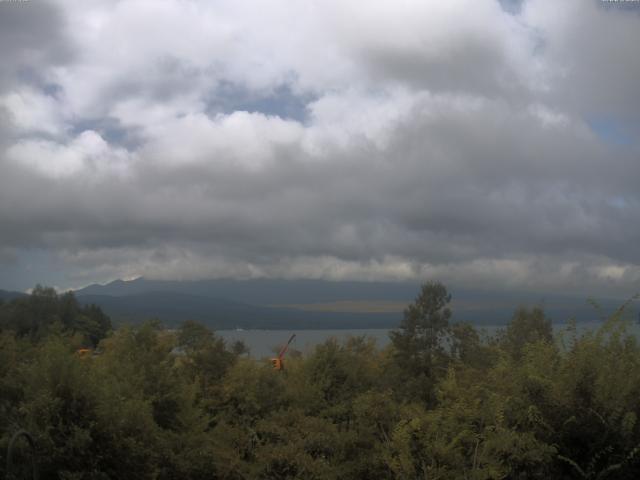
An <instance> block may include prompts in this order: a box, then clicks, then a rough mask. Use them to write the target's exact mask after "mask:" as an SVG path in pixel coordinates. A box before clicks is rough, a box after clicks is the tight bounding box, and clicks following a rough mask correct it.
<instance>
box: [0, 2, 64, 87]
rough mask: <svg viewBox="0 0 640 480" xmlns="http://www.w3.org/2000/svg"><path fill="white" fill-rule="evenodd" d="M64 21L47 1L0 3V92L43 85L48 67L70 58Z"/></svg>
mask: <svg viewBox="0 0 640 480" xmlns="http://www.w3.org/2000/svg"><path fill="white" fill-rule="evenodd" d="M65 28H66V25H65V19H64V16H63V14H62V12H61V11H60V9H59V8H58V7H56V6H55V5H53V4H52V3H50V2H48V1H45V0H43V1H37V2H36V1H33V2H0V56H1V57H2V63H1V64H0V90H2V89H6V88H7V87H9V86H11V85H14V84H15V83H21V82H25V81H26V82H33V81H39V82H41V83H43V84H46V79H45V78H42V75H41V74H42V72H43V70H44V68H45V67H46V66H47V65H56V64H57V65H59V64H62V63H65V62H68V61H70V60H71V59H72V57H73V54H74V49H73V48H72V46H71V44H70V43H69V40H68V38H67V36H66V33H65Z"/></svg>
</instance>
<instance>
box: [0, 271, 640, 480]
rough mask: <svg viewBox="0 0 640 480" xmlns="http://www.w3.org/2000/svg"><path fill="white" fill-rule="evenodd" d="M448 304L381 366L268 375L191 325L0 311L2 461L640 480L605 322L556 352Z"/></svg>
mask: <svg viewBox="0 0 640 480" xmlns="http://www.w3.org/2000/svg"><path fill="white" fill-rule="evenodd" d="M449 301H450V296H449V294H448V292H447V290H446V289H445V288H444V286H442V285H441V284H438V283H428V284H426V285H424V286H423V288H422V291H421V292H420V295H419V296H418V298H417V299H416V301H415V303H414V304H412V305H410V306H409V307H408V308H407V310H406V311H405V315H404V319H403V320H402V322H401V324H400V326H399V329H398V330H397V331H395V332H393V333H392V342H391V344H390V345H389V347H387V348H386V349H378V348H377V347H376V346H375V344H373V343H372V341H370V340H368V339H367V338H359V337H357V338H351V339H348V340H346V341H345V342H344V343H339V342H337V341H336V340H329V341H327V342H325V343H324V344H321V345H318V346H317V347H316V349H315V351H313V352H312V353H311V354H309V355H306V356H301V355H298V356H291V357H288V358H287V359H286V369H285V370H284V371H283V372H277V371H274V370H273V369H272V368H271V366H270V365H269V363H268V362H267V361H259V360H256V359H252V358H250V357H249V356H247V355H246V353H245V352H244V349H243V346H242V345H234V346H228V345H225V342H224V341H223V340H222V339H220V338H219V337H217V336H216V335H215V334H214V333H213V332H211V331H209V330H208V329H206V328H205V327H203V326H202V325H199V324H197V323H194V322H186V323H184V324H183V325H182V327H181V328H180V329H178V330H177V331H168V330H165V329H163V328H162V327H161V326H160V325H159V324H158V323H157V322H147V323H144V324H143V325H140V326H136V327H122V328H119V329H118V330H116V331H110V329H109V321H108V318H106V317H105V316H104V315H103V314H102V312H101V311H100V309H98V308H97V307H85V308H80V307H78V305H77V303H76V302H75V299H74V298H73V295H71V294H65V295H62V296H58V295H56V294H55V292H54V291H52V290H48V289H43V288H38V289H36V290H35V291H34V294H33V295H31V296H29V297H26V298H20V299H15V300H12V301H10V302H6V303H3V304H0V329H1V331H0V452H1V454H2V455H4V452H5V451H6V447H7V443H8V441H9V438H10V437H11V435H12V434H13V433H14V432H15V431H17V430H18V429H20V428H24V429H26V430H28V431H29V432H31V433H32V434H33V436H34V438H35V440H36V443H37V447H38V464H39V465H40V470H41V478H62V479H129V478H131V479H134V478H135V479H212V478H215V479H249V478H251V479H254V478H255V479H274V480H275V479H418V478H425V479H426V478H428V479H497V478H508V479H518V478H523V479H524V478H554V479H555V478H558V479H562V478H567V479H569V478H586V479H603V478H611V479H614V478H615V479H632V478H634V479H635V478H638V474H639V473H640V424H639V422H638V416H639V415H640V346H639V345H638V343H637V341H636V339H635V337H634V336H632V335H630V334H629V333H627V330H626V323H625V322H624V321H623V320H622V318H621V312H620V311H619V312H617V313H616V314H615V315H614V316H613V317H611V318H609V319H608V320H607V321H606V322H603V324H602V326H601V327H600V328H599V329H598V330H597V331H594V332H588V333H585V334H582V335H578V333H577V331H576V329H575V326H574V327H571V326H570V327H569V328H567V329H566V330H565V331H564V332H562V333H561V334H560V336H559V338H555V339H554V338H553V336H552V331H551V324H550V322H549V321H548V319H547V318H546V317H545V315H544V312H543V311H542V310H540V309H533V310H526V309H520V310H518V311H517V312H516V313H515V314H514V316H513V320H512V322H511V323H510V325H508V327H507V328H506V329H505V330H504V331H503V332H501V333H499V334H498V335H496V336H495V337H491V338H488V337H484V336H483V335H481V334H480V333H479V332H478V331H476V330H475V329H474V328H473V327H472V326H470V325H465V324H454V325H451V324H450V316H451V313H450V310H449V307H448V306H449ZM87 346H96V347H97V348H96V350H95V352H94V354H93V355H79V354H78V353H77V351H78V349H79V348H81V347H87ZM4 465H5V459H4V458H0V469H4ZM4 474H5V472H4V470H0V476H2V477H4Z"/></svg>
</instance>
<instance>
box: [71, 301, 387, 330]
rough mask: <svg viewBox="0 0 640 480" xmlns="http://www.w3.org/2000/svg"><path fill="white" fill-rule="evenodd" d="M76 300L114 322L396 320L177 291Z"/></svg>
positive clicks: (217, 324) (262, 325)
mask: <svg viewBox="0 0 640 480" xmlns="http://www.w3.org/2000/svg"><path fill="white" fill-rule="evenodd" d="M78 299H79V301H80V302H81V303H83V304H88V303H95V304H96V305H99V306H100V307H101V308H102V309H103V310H104V311H105V312H106V313H107V314H108V315H109V316H111V317H112V319H113V320H114V321H115V322H117V323H122V322H132V323H137V322H139V321H142V320H145V319H149V318H158V319H160V320H162V321H163V322H165V323H168V324H169V325H176V324H178V323H179V322H181V321H183V320H196V321H199V322H202V323H204V324H206V325H208V326H210V327H211V328H214V329H218V330H223V329H234V328H243V329H292V328H294V329H323V328H331V329H340V328H392V327H394V326H396V325H397V324H398V321H399V315H398V314H395V313H351V312H330V313H325V312H307V311H300V310H295V309H284V308H270V307H263V306H255V305H249V304H244V303H239V302H235V301H232V300H226V299H219V298H212V297H204V296H199V295H190V294H185V293H177V292H145V293H136V294H132V295H121V296H111V295H78Z"/></svg>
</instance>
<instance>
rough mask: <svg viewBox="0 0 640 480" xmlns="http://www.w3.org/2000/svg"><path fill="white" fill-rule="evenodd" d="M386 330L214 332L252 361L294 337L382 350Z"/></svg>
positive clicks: (639, 330)
mask: <svg viewBox="0 0 640 480" xmlns="http://www.w3.org/2000/svg"><path fill="white" fill-rule="evenodd" d="M600 325H601V324H600V323H595V322H593V323H591V322H589V323H580V324H578V331H580V332H584V331H586V330H590V329H596V328H597V327H598V326H600ZM566 326H567V325H566V324H564V323H558V324H555V325H554V330H556V331H561V330H563V329H564V328H566ZM476 328H478V330H480V331H482V330H484V331H485V332H486V333H487V334H488V335H493V334H494V333H495V332H496V331H497V330H498V329H500V328H504V325H483V326H480V327H476ZM389 331H390V330H388V329H355V330H297V331H289V330H241V331H238V330H218V331H217V332H216V333H217V334H218V335H220V336H222V337H223V338H224V339H225V340H226V341H227V342H229V343H230V342H234V341H236V340H242V341H244V343H245V344H246V345H247V346H248V347H249V349H250V353H251V355H252V356H253V357H255V358H261V357H269V356H273V353H274V350H275V351H277V350H279V349H280V346H282V345H283V344H284V343H285V342H286V341H287V340H288V339H289V337H290V336H291V334H292V333H295V334H296V338H295V339H294V340H293V342H291V348H294V349H296V350H300V351H301V352H303V353H309V352H311V351H312V350H313V348H314V347H315V346H316V345H318V344H320V343H323V342H324V341H326V340H327V339H329V338H331V337H334V338H336V339H337V340H339V341H344V340H346V339H347V338H349V337H355V336H363V335H365V336H367V337H370V338H373V339H375V340H376V344H377V345H378V347H384V346H386V345H388V344H389V341H390V340H389ZM630 331H631V332H632V333H634V334H635V335H636V336H640V326H639V325H638V324H633V325H631V329H630Z"/></svg>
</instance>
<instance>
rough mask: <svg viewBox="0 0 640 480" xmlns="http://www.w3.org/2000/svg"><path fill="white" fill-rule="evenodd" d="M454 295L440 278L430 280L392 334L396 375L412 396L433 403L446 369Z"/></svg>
mask: <svg viewBox="0 0 640 480" xmlns="http://www.w3.org/2000/svg"><path fill="white" fill-rule="evenodd" d="M450 302H451V295H450V294H449V293H448V292H447V289H446V287H445V286H444V285H442V284H441V283H439V282H427V283H425V284H424V285H423V286H422V289H421V291H420V294H419V295H418V297H417V298H416V300H415V301H414V303H412V304H411V305H409V306H408V307H407V309H406V310H405V311H404V318H403V320H402V322H401V323H400V327H399V329H398V330H395V331H392V332H391V334H390V337H391V341H392V344H393V347H394V349H395V359H396V362H397V366H398V367H399V371H398V372H394V375H396V377H397V378H398V379H400V380H401V384H402V385H404V386H405V388H404V390H405V391H407V393H408V394H409V395H410V397H412V398H420V399H421V400H423V401H425V402H427V403H428V404H432V403H433V401H434V400H435V398H434V392H433V389H434V385H435V382H436V380H437V378H438V375H441V374H442V372H443V371H445V370H446V361H447V359H448V353H447V351H446V346H445V339H446V338H447V337H448V336H449V333H450V329H449V319H450V318H451V310H450V308H449V303H450Z"/></svg>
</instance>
